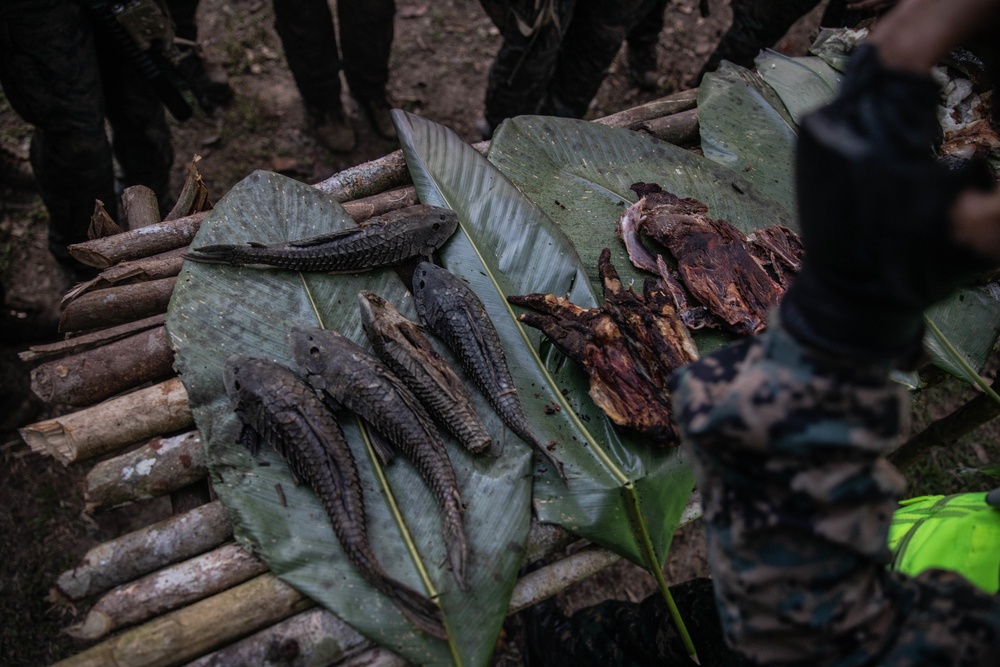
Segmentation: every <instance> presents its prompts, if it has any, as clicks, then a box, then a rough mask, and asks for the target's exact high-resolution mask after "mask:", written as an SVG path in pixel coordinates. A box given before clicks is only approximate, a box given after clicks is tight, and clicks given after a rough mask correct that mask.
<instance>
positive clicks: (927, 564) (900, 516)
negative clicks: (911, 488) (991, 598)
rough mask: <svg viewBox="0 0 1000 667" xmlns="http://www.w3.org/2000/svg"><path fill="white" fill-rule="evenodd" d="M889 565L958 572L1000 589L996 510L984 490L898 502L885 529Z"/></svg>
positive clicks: (999, 519)
mask: <svg viewBox="0 0 1000 667" xmlns="http://www.w3.org/2000/svg"><path fill="white" fill-rule="evenodd" d="M889 549H890V550H891V551H892V552H893V562H892V566H891V567H892V568H893V569H895V570H899V571H901V572H905V573H906V574H909V575H911V576H916V575H918V574H920V573H921V572H923V571H924V570H929V569H934V568H937V569H942V570H951V571H953V572H958V573H959V574H961V575H962V576H964V577H965V578H966V579H968V580H969V581H970V582H972V583H973V584H975V585H976V586H978V587H979V588H981V589H982V590H984V591H986V592H987V593H996V592H997V590H998V589H1000V510H997V509H995V508H993V507H990V506H989V505H987V504H986V494H985V493H960V494H957V495H954V496H922V497H920V498H911V499H909V500H904V501H903V502H901V503H900V508H899V509H898V510H897V511H896V513H895V514H894V515H893V520H892V527H891V528H890V529H889Z"/></svg>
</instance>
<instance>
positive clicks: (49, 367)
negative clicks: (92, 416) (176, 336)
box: [31, 326, 174, 406]
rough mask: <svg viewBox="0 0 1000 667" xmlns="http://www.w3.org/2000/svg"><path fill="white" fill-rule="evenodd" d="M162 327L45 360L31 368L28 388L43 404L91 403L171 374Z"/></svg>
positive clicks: (171, 353)
mask: <svg viewBox="0 0 1000 667" xmlns="http://www.w3.org/2000/svg"><path fill="white" fill-rule="evenodd" d="M173 361H174V351H173V349H172V348H171V347H170V344H169V343H168V342H167V332H166V329H165V328H164V327H163V326H159V327H157V328H155V329H148V330H146V331H142V332H140V333H137V334H133V335H131V336H129V337H128V338H122V339H121V340H117V341H114V342H113V343H108V344H107V345H102V346H101V347H98V348H96V349H93V350H86V351H85V352H79V353H77V354H74V355H71V356H68V357H63V358H61V359H56V360H54V361H47V362H45V363H42V364H39V365H38V366H37V367H35V368H34V369H33V370H32V371H31V390H32V391H33V392H34V393H35V395H36V396H38V397H39V398H41V399H42V400H43V401H45V402H46V403H56V404H60V405H63V404H65V405H73V406H82V405H92V404H94V403H97V402H99V401H103V400H104V399H106V398H109V397H111V396H114V395H116V394H120V393H122V392H123V391H125V390H127V389H132V388H133V387H138V386H140V385H143V384H145V383H147V382H151V381H155V380H161V379H163V378H165V377H168V376H170V375H171V374H172V373H173Z"/></svg>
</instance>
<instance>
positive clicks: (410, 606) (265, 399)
mask: <svg viewBox="0 0 1000 667" xmlns="http://www.w3.org/2000/svg"><path fill="white" fill-rule="evenodd" d="M224 381H225V387H226V394H227V395H228V397H229V401H230V403H231V404H232V406H233V409H234V411H235V412H236V415H237V416H238V417H239V419H240V421H241V422H242V423H243V431H242V433H241V434H240V441H241V442H242V443H243V444H244V445H246V446H247V447H248V448H249V450H250V453H251V454H252V455H256V454H257V452H258V450H259V448H260V443H261V442H264V443H267V444H269V445H270V446H271V447H273V448H274V449H275V450H276V451H277V452H278V453H279V454H281V455H282V457H284V459H285V461H287V462H288V467H289V469H290V471H291V473H292V478H293V479H294V480H295V482H296V484H299V483H305V484H307V485H308V486H309V487H310V488H311V489H312V490H313V491H314V492H315V493H316V495H317V496H318V497H319V499H320V502H321V503H322V504H323V508H324V509H325V510H326V513H327V515H328V516H329V517H330V521H331V523H332V524H333V531H334V533H335V534H336V536H337V539H338V541H339V542H340V544H341V547H342V548H343V550H344V554H345V555H346V556H347V558H348V559H349V560H350V561H351V563H353V564H354V565H355V567H356V568H357V569H358V572H360V573H361V575H362V576H363V577H364V578H365V580H366V581H368V582H369V583H370V584H371V585H372V586H373V587H374V588H375V589H376V590H378V591H379V592H380V593H382V594H383V595H385V596H386V597H388V598H389V599H390V600H391V601H392V602H393V604H394V605H395V606H396V607H397V608H398V609H399V610H400V611H401V612H402V613H403V615H404V616H405V617H406V618H407V619H408V620H409V621H410V622H411V623H413V625H415V626H416V627H417V628H419V629H420V630H422V631H423V632H426V633H427V634H429V635H432V636H434V637H438V638H441V639H444V638H446V637H447V633H446V631H445V628H444V620H443V616H442V613H441V608H440V607H438V606H437V605H436V604H435V603H434V602H433V601H432V600H430V598H428V597H427V596H425V595H423V594H421V593H418V592H417V591H415V590H413V589H412V588H410V587H408V586H406V585H405V584H403V583H401V582H400V581H398V580H396V579H394V578H393V577H392V576H390V575H389V574H388V573H387V572H386V571H385V570H384V569H383V567H382V565H381V564H380V563H379V561H378V558H377V557H376V556H375V553H374V552H373V551H372V548H371V543H370V542H369V538H368V528H367V515H366V513H365V502H364V493H363V490H362V487H361V478H360V476H359V474H358V469H357V466H356V464H355V461H354V456H353V455H352V454H351V450H350V448H349V447H348V445H347V440H346V439H345V437H344V433H343V431H342V430H341V428H340V424H338V423H337V420H336V418H335V417H334V416H333V414H332V413H331V412H330V411H329V410H328V409H327V407H326V406H325V405H324V404H323V401H322V400H321V399H320V397H319V396H317V395H316V393H315V392H313V390H312V389H311V388H310V387H309V385H308V384H306V382H305V380H304V379H302V377H301V376H299V375H298V374H297V373H295V372H294V371H292V370H290V369H288V368H286V367H285V366H282V365H281V364H278V363H275V362H273V361H267V360H265V359H258V358H254V357H248V356H243V355H233V356H231V357H229V358H228V359H227V360H226V364H225V370H224Z"/></svg>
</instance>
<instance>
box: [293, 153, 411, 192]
mask: <svg viewBox="0 0 1000 667" xmlns="http://www.w3.org/2000/svg"><path fill="white" fill-rule="evenodd" d="M409 182H410V172H409V170H407V168H406V160H404V159H403V151H401V150H398V151H393V152H392V153H389V154H388V155H384V156H382V157H380V158H378V159H376V160H371V161H370V162H365V163H363V164H359V165H357V166H355V167H351V168H349V169H345V170H343V171H341V172H338V173H336V174H334V175H333V176H331V177H330V178H328V179H326V180H325V181H320V182H319V183H316V184H314V185H313V187H314V188H316V189H317V190H320V191H321V192H325V193H326V194H328V195H330V196H331V197H333V198H334V199H335V200H337V201H338V202H345V201H349V200H351V199H360V198H361V197H368V196H370V195H374V194H378V193H379V192H383V191H385V190H390V189H392V188H398V187H400V186H403V185H406V184H407V183H409Z"/></svg>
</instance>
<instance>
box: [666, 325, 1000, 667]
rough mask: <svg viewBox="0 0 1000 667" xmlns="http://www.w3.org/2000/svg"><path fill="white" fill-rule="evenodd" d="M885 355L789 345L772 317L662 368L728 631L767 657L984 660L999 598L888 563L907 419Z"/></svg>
mask: <svg viewBox="0 0 1000 667" xmlns="http://www.w3.org/2000/svg"><path fill="white" fill-rule="evenodd" d="M887 376H888V369H885V368H872V367H864V366H853V365H850V364H849V363H846V362H843V361H839V362H838V361H835V360H831V359H826V358H823V357H821V356H820V355H818V354H817V353H813V352H811V351H809V350H806V349H804V348H803V347H801V346H799V345H798V344H797V343H796V342H795V341H794V340H793V339H792V338H791V337H790V336H789V335H788V334H787V333H786V332H784V331H783V330H782V329H781V328H780V323H779V322H777V320H775V321H773V322H772V325H771V328H770V330H769V331H768V332H766V333H765V334H764V335H762V336H761V337H760V338H758V339H752V340H746V341H744V342H741V343H738V344H735V345H733V346H731V347H728V348H725V349H723V350H721V351H719V352H717V353H715V354H713V355H711V356H707V357H705V358H704V359H702V360H700V361H698V362H696V363H694V364H692V365H690V366H687V367H685V368H684V369H682V370H680V371H678V373H676V374H675V375H674V377H673V390H672V391H673V394H672V398H673V405H674V410H675V418H676V419H677V422H678V424H679V426H680V428H681V432H682V438H683V440H684V442H685V446H686V447H687V448H688V451H689V452H690V453H691V454H692V457H691V459H692V465H693V467H694V470H695V475H696V480H697V485H698V487H699V488H700V490H701V493H702V499H703V505H704V523H705V529H706V535H707V540H708V548H709V561H710V564H711V567H712V576H713V581H714V586H715V592H716V598H717V602H718V604H719V611H720V615H721V620H722V626H723V629H724V632H725V635H726V638H727V640H728V641H729V643H730V644H731V645H732V646H733V647H734V648H736V649H737V650H738V651H740V652H742V653H743V654H745V655H746V656H748V657H749V658H751V659H752V660H754V661H756V662H759V663H763V664H768V665H802V666H803V667H804V666H806V665H808V666H809V667H817V666H837V667H847V666H854V665H880V666H883V667H895V666H903V665H906V666H910V667H912V666H914V665H928V666H930V665H935V666H940V665H963V666H965V665H969V666H971V665H995V664H996V653H995V652H996V647H997V646H998V645H1000V598H997V597H991V596H988V595H986V594H983V593H981V592H979V591H977V590H976V589H975V588H973V587H972V586H971V585H970V584H968V583H967V582H966V581H965V580H964V579H962V578H961V577H959V576H958V575H955V574H950V573H945V572H942V571H927V572H925V573H923V574H922V575H920V576H919V577H918V578H916V579H910V578H906V577H905V576H902V575H899V574H896V573H890V572H888V571H887V570H886V564H887V563H889V561H890V553H889V551H888V548H887V546H886V536H887V533H888V529H889V525H890V522H891V519H892V514H893V512H894V510H895V509H896V507H897V502H898V500H899V498H900V495H901V493H902V491H903V488H904V480H903V478H902V476H901V475H900V474H899V473H898V472H897V471H896V470H895V469H894V468H893V467H892V466H891V465H890V464H889V463H888V462H887V461H886V459H885V458H884V454H885V453H886V452H887V451H888V450H889V449H890V448H891V447H892V446H893V445H894V443H895V442H896V440H897V438H898V435H899V433H900V431H901V429H902V428H903V426H904V424H905V423H906V420H907V419H908V418H909V404H908V401H907V398H906V395H905V393H904V390H903V389H902V388H900V387H897V386H894V385H893V384H892V383H890V382H889V380H888V379H887Z"/></svg>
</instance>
